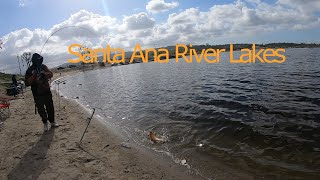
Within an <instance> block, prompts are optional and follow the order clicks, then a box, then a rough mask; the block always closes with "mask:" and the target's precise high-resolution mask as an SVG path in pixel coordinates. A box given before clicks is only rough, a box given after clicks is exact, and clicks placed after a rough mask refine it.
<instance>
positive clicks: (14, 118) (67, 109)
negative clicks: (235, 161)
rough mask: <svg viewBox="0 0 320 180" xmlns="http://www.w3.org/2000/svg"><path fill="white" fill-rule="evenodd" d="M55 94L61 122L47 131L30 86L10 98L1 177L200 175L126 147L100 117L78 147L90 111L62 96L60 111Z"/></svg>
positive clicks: (0, 149)
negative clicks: (35, 106) (14, 97)
mask: <svg viewBox="0 0 320 180" xmlns="http://www.w3.org/2000/svg"><path fill="white" fill-rule="evenodd" d="M66 73H67V74H70V73H77V72H66ZM64 75H65V73H63V74H62V75H61V76H64ZM56 77H60V74H57V76H56ZM53 94H54V98H53V99H54V103H55V107H56V119H57V120H58V122H59V124H60V125H61V126H60V127H58V128H55V129H51V130H50V131H49V132H46V133H44V132H43V124H42V122H41V120H40V117H39V115H38V114H35V113H34V103H33V98H32V94H31V91H30V89H28V91H27V92H26V93H25V94H24V97H22V96H20V97H19V98H18V99H15V100H13V101H11V116H10V117H9V118H8V119H6V120H5V121H4V125H3V126H2V127H1V128H0V144H1V146H0V179H68V180H70V179H200V177H198V176H196V175H194V174H191V173H190V172H189V171H188V169H187V168H185V167H183V166H181V165H177V164H175V163H173V162H170V161H168V160H166V158H165V157H161V156H162V155H155V154H152V153H146V152H142V151H141V150H140V149H139V148H136V147H135V146H134V145H132V146H130V148H126V147H123V146H122V145H121V143H122V142H123V140H122V139H121V138H119V137H118V136H116V135H115V134H113V133H112V132H111V131H110V130H108V129H107V128H106V127H105V126H104V125H103V124H101V123H100V121H99V120H97V119H96V118H94V119H93V121H92V122H91V124H90V126H89V128H88V130H87V133H86V135H85V137H84V139H83V143H82V144H81V147H79V145H78V141H79V140H80V137H81V135H82V133H83V131H84V129H85V127H86V123H87V119H88V117H89V116H90V114H88V112H86V111H84V109H83V108H82V107H80V106H79V105H78V104H77V103H75V102H74V101H72V100H67V99H64V98H61V110H60V111H59V109H58V105H57V104H58V102H57V97H56V95H55V93H53ZM129 143H130V142H129Z"/></svg>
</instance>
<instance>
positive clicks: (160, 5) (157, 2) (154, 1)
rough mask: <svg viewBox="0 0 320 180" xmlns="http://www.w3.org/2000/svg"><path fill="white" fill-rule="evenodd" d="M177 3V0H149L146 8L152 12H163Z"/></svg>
mask: <svg viewBox="0 0 320 180" xmlns="http://www.w3.org/2000/svg"><path fill="white" fill-rule="evenodd" d="M178 5H179V3H178V2H175V1H173V2H165V1H164V0H151V1H149V2H148V4H147V5H146V9H147V11H149V12H152V13H159V12H165V11H168V10H170V9H173V8H175V7H177V6H178Z"/></svg>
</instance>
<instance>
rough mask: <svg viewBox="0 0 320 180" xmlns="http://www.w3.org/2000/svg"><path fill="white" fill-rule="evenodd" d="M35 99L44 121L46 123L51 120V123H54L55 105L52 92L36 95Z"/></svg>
mask: <svg viewBox="0 0 320 180" xmlns="http://www.w3.org/2000/svg"><path fill="white" fill-rule="evenodd" d="M34 101H35V103H36V107H37V109H38V113H39V115H40V116H41V118H42V122H43V123H44V124H45V123H47V121H48V120H49V122H50V123H53V122H54V106H53V101H52V94H51V92H50V93H48V94H46V95H42V96H34Z"/></svg>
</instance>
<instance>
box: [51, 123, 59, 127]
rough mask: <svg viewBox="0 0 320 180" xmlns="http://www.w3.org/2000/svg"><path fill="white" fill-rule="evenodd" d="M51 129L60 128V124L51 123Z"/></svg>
mask: <svg viewBox="0 0 320 180" xmlns="http://www.w3.org/2000/svg"><path fill="white" fill-rule="evenodd" d="M51 127H54V128H55V127H59V124H58V123H56V122H54V123H51Z"/></svg>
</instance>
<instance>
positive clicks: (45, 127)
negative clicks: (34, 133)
mask: <svg viewBox="0 0 320 180" xmlns="http://www.w3.org/2000/svg"><path fill="white" fill-rule="evenodd" d="M43 129H44V132H47V131H49V126H48V123H45V124H44V125H43Z"/></svg>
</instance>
